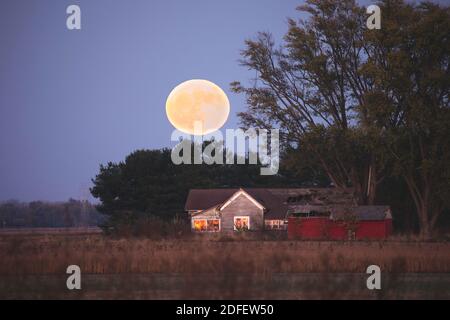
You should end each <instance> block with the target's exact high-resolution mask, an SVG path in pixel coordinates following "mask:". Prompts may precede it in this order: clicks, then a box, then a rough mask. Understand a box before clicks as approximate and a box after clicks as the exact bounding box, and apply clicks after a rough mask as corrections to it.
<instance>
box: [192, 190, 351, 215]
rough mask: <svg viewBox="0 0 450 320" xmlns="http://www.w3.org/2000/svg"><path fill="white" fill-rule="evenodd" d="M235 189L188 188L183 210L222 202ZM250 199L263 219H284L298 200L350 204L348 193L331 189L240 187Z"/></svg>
mask: <svg viewBox="0 0 450 320" xmlns="http://www.w3.org/2000/svg"><path fill="white" fill-rule="evenodd" d="M239 190H240V189H239V188H227V189H191V190H190V191H189V194H188V197H187V200H186V204H185V210H186V211H196V210H202V211H203V210H206V209H209V208H212V207H215V206H219V205H222V204H225V203H226V202H227V201H228V200H229V199H230V198H231V197H232V196H233V195H235V194H236V192H238V191H239ZM242 190H244V191H245V192H246V193H247V194H248V195H250V196H251V197H252V198H253V199H254V200H256V201H257V202H258V203H260V204H261V205H262V206H263V207H264V208H265V219H285V218H286V214H287V212H288V209H289V208H290V207H291V206H292V205H299V204H301V203H311V204H316V205H317V204H329V203H346V204H353V202H354V201H353V197H352V194H351V193H350V192H348V193H345V192H344V194H343V193H342V192H340V191H337V189H332V188H287V189H286V188H285V189H282V188H279V189H278V188H242Z"/></svg>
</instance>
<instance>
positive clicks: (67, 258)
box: [0, 235, 450, 275]
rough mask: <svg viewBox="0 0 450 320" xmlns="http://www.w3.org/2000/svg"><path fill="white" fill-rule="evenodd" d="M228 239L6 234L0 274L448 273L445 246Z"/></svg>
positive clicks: (449, 251)
mask: <svg viewBox="0 0 450 320" xmlns="http://www.w3.org/2000/svg"><path fill="white" fill-rule="evenodd" d="M224 240H227V241H224ZM232 240H233V239H231V238H222V239H215V238H214V239H203V240H198V239H197V240H196V239H189V240H164V241H155V240H147V239H111V238H106V237H104V236H102V235H78V236H75V235H71V236H64V235H47V236H43V235H39V236H36V235H35V236H23V235H22V236H18V235H17V236H7V237H2V238H0V275H18V274H20V275H24V274H39V275H45V274H49V275H51V274H60V275H61V274H65V270H66V268H67V266H68V265H71V264H76V265H79V266H80V267H81V270H82V271H83V273H84V274H86V273H87V274H142V273H165V274H171V273H176V274H194V273H197V274H198V273H205V274H212V273H214V274H232V273H241V274H242V273H244V274H245V273H248V274H253V275H255V274H256V275H271V274H275V273H303V272H315V273H317V272H319V273H321V272H351V273H361V272H365V270H366V268H367V266H368V265H370V264H377V265H379V266H380V267H381V269H382V270H383V271H386V272H391V273H392V272H393V273H416V272H418V273H422V272H440V273H448V272H450V244H449V243H438V242H434V243H432V242H430V243H420V242H304V241H232Z"/></svg>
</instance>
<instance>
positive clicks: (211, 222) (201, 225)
mask: <svg viewBox="0 0 450 320" xmlns="http://www.w3.org/2000/svg"><path fill="white" fill-rule="evenodd" d="M192 227H193V229H194V231H199V232H218V231H220V220H219V219H192Z"/></svg>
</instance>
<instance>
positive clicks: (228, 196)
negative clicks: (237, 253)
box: [185, 188, 392, 240]
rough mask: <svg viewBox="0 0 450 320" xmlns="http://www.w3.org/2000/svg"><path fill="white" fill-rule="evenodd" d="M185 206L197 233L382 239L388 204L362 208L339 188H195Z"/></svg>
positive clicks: (349, 192) (386, 226)
mask: <svg viewBox="0 0 450 320" xmlns="http://www.w3.org/2000/svg"><path fill="white" fill-rule="evenodd" d="M185 210H186V212H187V214H188V215H189V219H190V221H191V230H192V231H193V232H198V233H211V232H237V231H264V230H276V231H283V232H286V231H287V233H288V237H289V238H290V239H330V240H345V239H383V238H386V237H387V236H388V235H390V234H391V232H392V216H391V211H390V208H389V206H358V205H356V203H355V200H354V197H353V193H352V190H350V189H349V190H338V189H335V188H226V189H192V190H190V191H189V194H188V197H187V200H186V204H185Z"/></svg>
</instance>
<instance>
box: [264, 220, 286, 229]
mask: <svg viewBox="0 0 450 320" xmlns="http://www.w3.org/2000/svg"><path fill="white" fill-rule="evenodd" d="M265 226H266V229H267V230H285V229H286V224H285V223H284V220H266V221H265Z"/></svg>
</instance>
